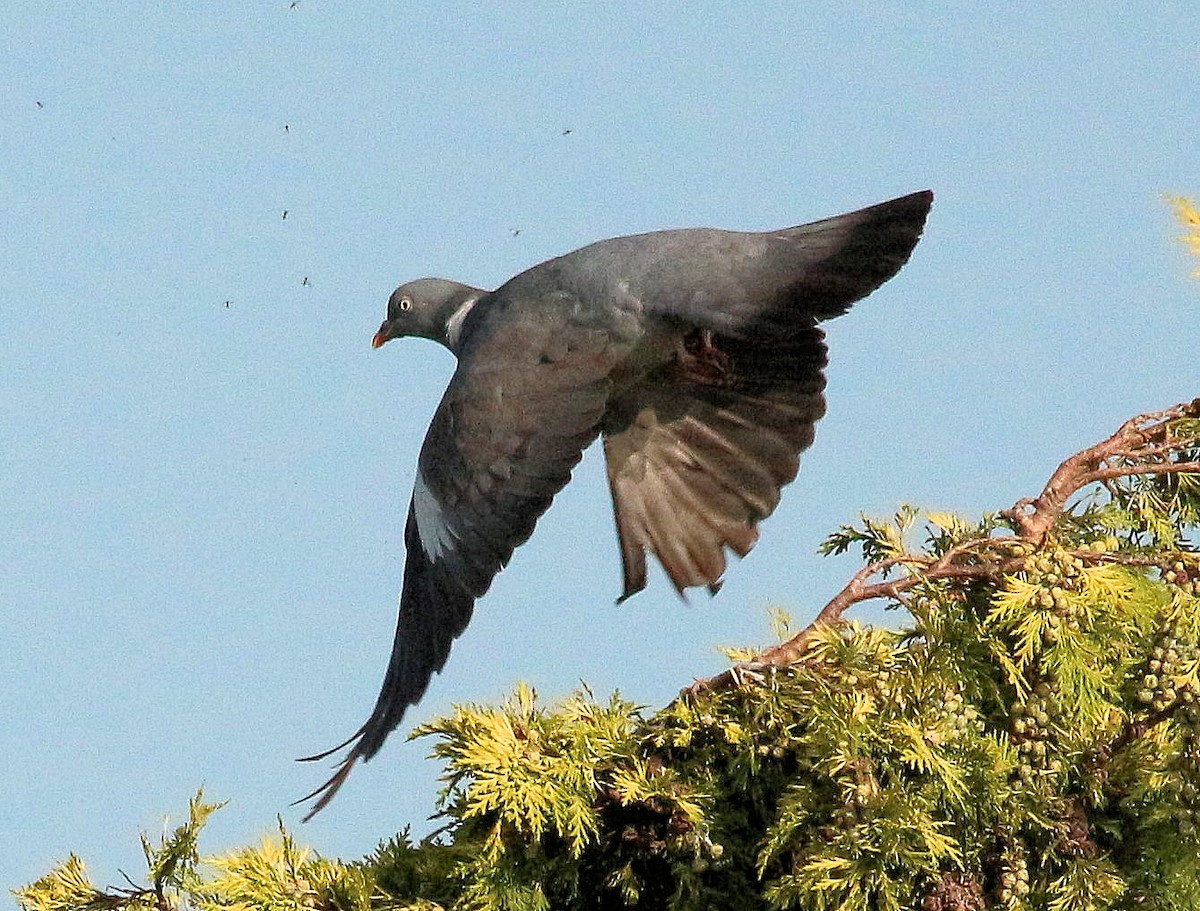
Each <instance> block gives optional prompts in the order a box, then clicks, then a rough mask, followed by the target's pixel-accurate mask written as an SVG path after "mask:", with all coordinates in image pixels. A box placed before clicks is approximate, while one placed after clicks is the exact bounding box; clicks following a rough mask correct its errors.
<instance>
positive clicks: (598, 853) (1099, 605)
mask: <svg viewBox="0 0 1200 911" xmlns="http://www.w3.org/2000/svg"><path fill="white" fill-rule="evenodd" d="M1171 432H1172V434H1173V436H1172V439H1174V440H1183V441H1185V448H1184V449H1182V450H1180V451H1179V453H1178V455H1177V458H1178V459H1179V460H1180V467H1181V468H1186V469H1187V470H1179V471H1172V472H1166V473H1159V474H1153V473H1147V474H1144V475H1138V474H1132V475H1129V476H1121V477H1109V478H1106V479H1105V483H1104V485H1103V486H1100V485H1095V486H1094V487H1093V488H1091V489H1090V490H1085V491H1084V496H1082V498H1080V499H1079V500H1078V502H1076V503H1075V504H1074V505H1073V506H1072V507H1071V508H1069V509H1066V510H1065V511H1063V512H1062V514H1061V515H1060V516H1059V517H1058V520H1057V522H1056V524H1055V525H1054V526H1053V528H1051V529H1049V533H1048V534H1046V535H1045V536H1044V538H1038V539H1036V540H1035V539H1032V538H1026V537H1021V536H1020V535H1019V534H1018V532H1019V531H1020V527H1019V526H1020V522H1019V521H1018V519H1016V518H1013V517H1012V516H1011V515H1008V516H1007V517H1005V516H1004V515H988V516H984V517H983V518H982V519H980V520H979V521H976V522H969V521H966V520H964V519H962V518H959V517H955V516H948V515H945V514H935V515H930V516H928V517H927V518H926V519H924V520H922V519H921V518H920V515H921V514H920V513H919V512H918V511H917V510H914V509H912V508H907V507H906V508H905V509H903V510H901V511H900V512H899V513H898V514H897V515H896V516H895V517H893V518H891V519H887V520H869V521H863V522H862V523H860V524H858V525H855V526H846V527H844V528H842V529H841V530H839V531H838V532H837V533H835V534H834V535H832V536H831V537H830V539H829V541H828V542H827V543H826V546H825V548H824V549H825V550H826V551H827V552H840V551H845V550H848V549H852V548H854V549H860V550H861V551H862V552H863V553H864V555H865V557H866V559H867V560H868V561H875V562H879V561H881V564H880V566H878V567H876V569H877V570H878V574H877V576H876V577H880V576H883V571H884V570H885V569H886V570H888V571H889V572H890V573H891V575H889V576H886V577H885V578H888V579H892V580H903V581H906V584H905V586H904V587H903V588H895V587H893V588H891V589H888V588H886V586H884V587H883V588H882V589H880V594H881V595H883V596H886V597H888V598H889V599H890V601H891V606H893V607H895V608H897V609H900V610H902V611H904V612H905V613H904V614H903V616H905V617H906V618H907V619H906V624H905V625H904V626H903V628H901V629H897V630H888V629H882V628H877V627H869V626H863V625H859V624H857V623H844V624H841V625H836V626H832V625H831V626H823V627H819V628H817V629H816V630H815V631H814V633H813V634H812V635H811V636H810V637H809V638H808V640H807V645H806V648H805V651H804V652H803V654H802V656H801V660H800V661H799V662H798V663H795V664H792V665H791V666H789V667H787V668H785V669H780V670H769V669H768V670H762V669H759V671H758V673H757V674H755V673H747V674H743V675H742V676H741V678H740V680H739V682H738V683H737V684H736V685H732V686H728V687H724V688H716V689H710V690H705V691H700V692H698V693H695V694H692V695H691V696H690V697H689V698H681V699H679V700H676V701H675V702H673V703H672V704H671V705H669V706H666V707H665V708H663V709H661V710H659V711H657V712H653V713H649V712H645V711H644V710H642V709H641V708H639V707H638V706H635V705H633V704H631V703H629V702H627V701H624V700H622V699H620V698H619V697H617V696H614V697H612V698H611V699H609V700H607V701H604V702H600V701H597V700H596V699H594V698H593V697H592V696H591V694H590V693H588V692H581V693H576V694H574V695H572V696H570V697H568V698H567V699H566V700H564V701H562V702H560V703H558V704H556V705H549V706H547V705H543V704H541V703H540V702H539V701H538V699H537V697H536V694H535V693H534V692H533V691H532V690H530V689H528V688H527V687H524V686H521V687H518V689H517V691H516V693H515V695H514V696H513V698H512V699H511V700H509V701H508V702H506V703H505V704H503V705H500V706H496V707H488V706H464V707H461V708H458V709H456V710H455V711H454V712H453V713H452V714H451V715H450V716H449V717H446V718H443V719H441V720H439V721H436V722H434V723H432V724H429V725H427V726H425V727H423V728H421V729H420V730H419V731H417V732H416V733H417V735H418V736H424V737H429V738H431V739H432V741H433V752H434V755H436V756H437V757H438V758H440V759H441V760H442V761H443V763H444V764H445V773H444V779H443V780H444V789H443V792H442V796H441V804H440V809H441V812H442V815H443V816H444V818H445V820H446V826H445V828H444V829H443V831H442V833H441V834H440V836H439V837H438V838H437V839H434V840H429V841H426V842H422V843H420V844H416V845H414V844H411V843H410V842H409V840H408V838H407V836H406V835H404V836H398V837H396V838H393V839H391V840H389V841H388V842H386V843H385V844H382V845H380V848H379V849H378V850H377V851H376V852H375V853H374V854H373V855H372V856H371V857H369V858H366V859H364V860H362V861H358V862H353V863H342V862H336V861H331V860H325V859H322V858H320V857H319V856H318V855H316V854H315V853H312V852H311V851H308V850H307V849H303V848H301V847H299V846H298V845H296V844H295V842H294V841H293V840H292V838H291V836H289V835H288V834H287V833H286V832H285V831H283V829H282V827H280V831H279V835H278V836H273V837H271V838H269V839H266V840H264V841H263V842H262V843H261V844H259V845H257V846H255V847H251V848H245V849H242V850H239V851H235V852H232V853H231V854H229V855H226V856H223V857H215V858H202V857H201V856H200V855H199V854H198V851H197V849H196V839H197V836H198V834H199V830H200V828H201V826H202V825H203V822H204V820H205V819H206V818H207V816H208V814H210V813H211V812H213V810H214V809H216V808H215V806H214V805H211V804H205V803H204V802H203V800H202V797H201V796H200V795H197V797H196V799H195V800H193V802H192V806H191V811H190V813H189V820H188V822H187V823H186V824H184V825H183V826H180V827H179V828H178V829H176V831H175V832H174V833H173V834H172V835H171V836H170V837H168V838H166V839H164V840H163V842H162V844H160V845H158V846H156V847H151V846H150V844H149V842H146V858H147V869H148V873H147V880H148V885H146V886H145V887H137V886H135V887H133V888H127V889H108V890H101V889H98V888H97V887H95V886H94V885H93V884H92V883H91V882H90V881H89V879H88V877H87V874H86V871H85V869H84V867H83V863H82V862H81V861H80V860H79V859H78V858H77V857H75V856H74V855H72V856H71V857H69V858H68V859H67V860H66V861H65V862H64V863H63V864H61V865H59V866H57V867H55V868H54V870H52V871H51V872H50V873H49V874H47V875H46V876H44V877H43V878H41V879H39V880H38V881H37V882H35V883H32V884H30V885H29V886H26V887H25V888H24V889H22V890H19V891H18V892H17V893H16V895H17V899H18V901H19V903H20V904H21V906H22V907H23V908H24V909H25V911H71V909H117V908H155V909H160V911H164V909H173V908H183V907H185V906H189V907H195V908H200V909H206V911H208V909H212V911H215V909H247V911H248V909H257V908H271V909H285V908H286V909H291V908H319V909H359V911H367V909H385V908H389V909H391V908H409V909H426V911H429V909H436V908H443V909H451V908H457V909H479V911H501V909H504V911H542V909H553V911H593V909H594V911H600V909H618V908H637V909H676V911H685V909H695V911H700V909H708V908H739V909H748V911H759V909H763V911H765V909H782V908H794V909H822V911H878V909H895V911H908V909H914V911H915V909H922V911H924V909H942V911H976V909H978V911H982V909H985V908H987V909H993V908H999V909H1005V911H1076V909H1078V911H1083V909H1088V911H1092V909H1096V911H1100V909H1114V911H1116V909H1129V911H1134V909H1138V911H1142V909H1146V911H1168V909H1181V908H1200V553H1198V552H1197V547H1196V545H1195V543H1194V537H1195V534H1196V531H1197V526H1198V525H1200V478H1198V477H1197V474H1196V473H1195V471H1194V470H1193V469H1192V468H1191V467H1188V466H1194V464H1195V463H1196V461H1197V458H1198V456H1200V421H1196V420H1193V419H1189V420H1180V421H1178V422H1177V423H1176V424H1175V425H1174V426H1173V427H1172V429H1171ZM922 534H923V535H924V538H923V541H919V542H916V543H914V540H913V539H914V538H916V537H918V536H919V535H922ZM951 560H953V562H951ZM938 567H941V569H942V570H943V571H941V572H938V571H936V570H937V568H938ZM947 570H949V571H947ZM888 584H891V583H888ZM775 619H776V626H777V628H778V629H779V631H780V633H781V634H784V633H785V631H786V630H787V627H788V625H789V624H788V622H787V621H786V620H785V619H783V618H782V617H780V616H776V618H775ZM384 797H385V795H381V799H383V798H384ZM333 812H336V807H335V808H334V809H333Z"/></svg>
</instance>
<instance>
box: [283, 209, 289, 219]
mask: <svg viewBox="0 0 1200 911" xmlns="http://www.w3.org/2000/svg"><path fill="white" fill-rule="evenodd" d="M287 214H288V210H287V209H284V210H283V220H284V221H287Z"/></svg>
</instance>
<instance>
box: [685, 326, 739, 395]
mask: <svg viewBox="0 0 1200 911" xmlns="http://www.w3.org/2000/svg"><path fill="white" fill-rule="evenodd" d="M675 360H676V362H677V363H678V364H679V365H680V366H681V367H682V368H683V370H684V373H686V374H687V375H688V377H689V378H690V379H693V380H696V381H698V382H701V383H709V384H712V385H718V384H724V382H725V381H726V379H727V378H728V376H729V374H730V372H731V370H732V363H731V359H730V357H729V353H728V352H726V351H722V350H721V349H720V348H718V347H717V343H716V340H715V337H714V335H713V332H712V330H711V329H697V330H696V331H695V332H689V333H688V334H687V335H685V336H683V338H682V339H680V344H679V350H678V351H677V352H676V355H675Z"/></svg>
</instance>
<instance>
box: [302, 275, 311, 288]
mask: <svg viewBox="0 0 1200 911" xmlns="http://www.w3.org/2000/svg"><path fill="white" fill-rule="evenodd" d="M300 284H302V285H303V286H304V287H306V288H311V287H312V283H311V282H309V280H308V276H307V275H306V276H304V281H302V282H300Z"/></svg>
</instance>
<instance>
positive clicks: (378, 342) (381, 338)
mask: <svg viewBox="0 0 1200 911" xmlns="http://www.w3.org/2000/svg"><path fill="white" fill-rule="evenodd" d="M387 340H388V334H387V327H386V325H384V326H380V327H379V331H378V332H376V333H375V337H374V338H373V339H371V347H372V348H381V347H383V343H384V342H386V341H387Z"/></svg>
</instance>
